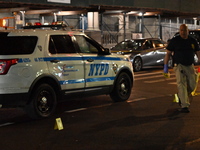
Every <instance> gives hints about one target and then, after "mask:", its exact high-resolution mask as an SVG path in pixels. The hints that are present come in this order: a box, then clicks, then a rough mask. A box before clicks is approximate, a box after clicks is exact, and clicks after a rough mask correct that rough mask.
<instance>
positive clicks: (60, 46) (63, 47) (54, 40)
mask: <svg viewBox="0 0 200 150" xmlns="http://www.w3.org/2000/svg"><path fill="white" fill-rule="evenodd" d="M49 52H50V53H51V54H61V53H76V51H75V48H74V45H73V42H72V39H71V37H70V36H69V35H51V36H50V40H49Z"/></svg>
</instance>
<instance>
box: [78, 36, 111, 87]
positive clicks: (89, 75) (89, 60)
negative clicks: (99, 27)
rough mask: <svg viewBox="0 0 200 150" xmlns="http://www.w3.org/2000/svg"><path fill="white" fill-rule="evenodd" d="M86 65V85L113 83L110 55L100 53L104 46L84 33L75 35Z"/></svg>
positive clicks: (96, 85)
mask: <svg viewBox="0 0 200 150" xmlns="http://www.w3.org/2000/svg"><path fill="white" fill-rule="evenodd" d="M75 38H76V42H77V44H78V46H79V48H80V54H81V55H82V56H83V60H84V65H85V72H84V74H85V87H86V88H90V87H93V88H94V87H100V86H106V85H111V84H113V76H114V72H113V71H112V70H111V69H110V68H111V65H112V62H111V61H110V60H111V59H110V60H109V58H110V55H99V51H102V47H101V46H100V45H99V44H97V43H96V42H95V41H94V40H92V39H90V38H89V37H86V36H84V35H75Z"/></svg>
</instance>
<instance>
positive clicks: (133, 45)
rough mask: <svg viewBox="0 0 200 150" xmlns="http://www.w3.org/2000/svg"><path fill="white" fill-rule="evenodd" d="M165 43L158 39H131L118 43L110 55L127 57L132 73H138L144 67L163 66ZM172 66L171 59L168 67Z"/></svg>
mask: <svg viewBox="0 0 200 150" xmlns="http://www.w3.org/2000/svg"><path fill="white" fill-rule="evenodd" d="M166 46H167V43H166V42H164V41H162V40H160V39H158V38H146V39H132V40H125V41H122V42H120V43H118V44H117V45H116V46H114V47H112V48H111V52H112V53H118V54H122V55H128V56H129V58H130V60H131V62H132V64H133V69H134V71H140V70H142V68H143V67H144V66H158V65H163V64H164V57H165V54H166ZM171 66H172V59H170V61H169V67H171Z"/></svg>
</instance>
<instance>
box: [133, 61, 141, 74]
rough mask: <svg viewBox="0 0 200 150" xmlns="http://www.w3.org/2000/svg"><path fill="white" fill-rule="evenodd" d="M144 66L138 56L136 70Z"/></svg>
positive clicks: (135, 62) (135, 64) (135, 63)
mask: <svg viewBox="0 0 200 150" xmlns="http://www.w3.org/2000/svg"><path fill="white" fill-rule="evenodd" d="M141 68H142V62H141V60H140V59H139V58H136V59H135V61H134V69H135V71H139V70H141Z"/></svg>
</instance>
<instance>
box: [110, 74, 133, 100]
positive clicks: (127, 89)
mask: <svg viewBox="0 0 200 150" xmlns="http://www.w3.org/2000/svg"><path fill="white" fill-rule="evenodd" d="M131 88H132V82H131V79H130V77H129V75H128V74H127V73H125V72H124V73H121V74H120V75H119V76H118V78H117V80H116V81H115V85H114V88H113V91H112V92H111V93H110V97H111V98H112V100H113V101H115V102H120V101H126V100H127V99H128V98H129V97H130V94H131Z"/></svg>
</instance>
